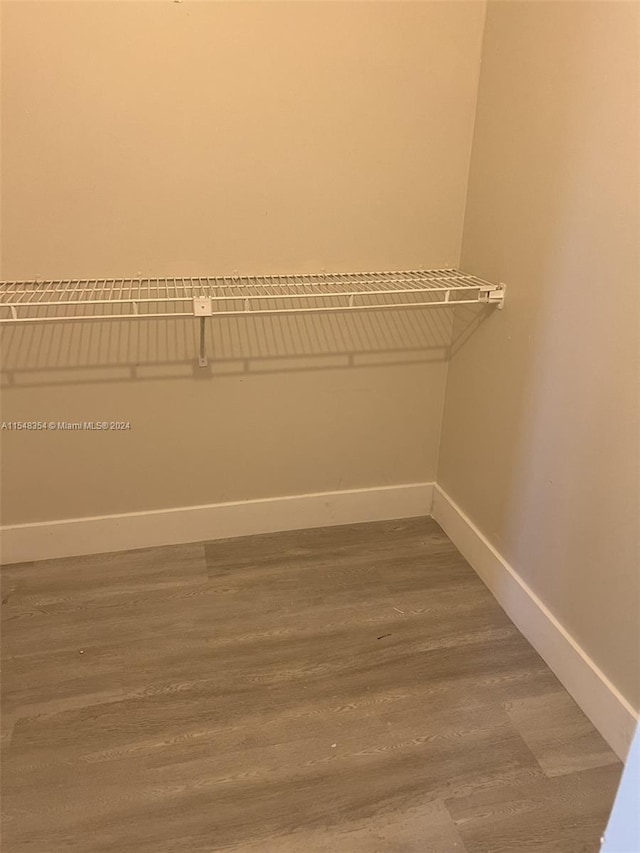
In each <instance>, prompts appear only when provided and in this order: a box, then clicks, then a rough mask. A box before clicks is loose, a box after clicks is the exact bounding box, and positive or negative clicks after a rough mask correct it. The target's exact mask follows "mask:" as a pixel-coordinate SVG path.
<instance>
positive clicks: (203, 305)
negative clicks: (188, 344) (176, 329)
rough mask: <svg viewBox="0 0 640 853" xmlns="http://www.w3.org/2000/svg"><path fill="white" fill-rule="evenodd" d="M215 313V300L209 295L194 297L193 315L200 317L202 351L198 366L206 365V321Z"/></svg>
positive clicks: (199, 355)
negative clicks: (206, 318)
mask: <svg viewBox="0 0 640 853" xmlns="http://www.w3.org/2000/svg"><path fill="white" fill-rule="evenodd" d="M212 314H213V302H212V300H211V298H210V297H208V296H195V297H194V299H193V315H194V317H200V352H199V354H198V367H206V366H207V364H208V361H207V348H206V340H205V332H206V322H205V317H210V316H211V315H212Z"/></svg>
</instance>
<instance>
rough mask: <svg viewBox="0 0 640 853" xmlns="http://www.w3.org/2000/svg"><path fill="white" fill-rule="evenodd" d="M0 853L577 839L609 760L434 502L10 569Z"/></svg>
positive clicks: (611, 784) (593, 817)
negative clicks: (390, 513) (414, 510)
mask: <svg viewBox="0 0 640 853" xmlns="http://www.w3.org/2000/svg"><path fill="white" fill-rule="evenodd" d="M2 615H3V621H2V629H3V635H2V640H3V642H2V656H3V676H2V679H3V680H2V686H3V716H2V734H3V739H2V742H3V757H2V793H3V809H4V821H3V841H2V851H3V853H23V851H24V853H27V851H28V853H62V851H65V853H98V851H100V853H102V851H104V853H107V851H109V853H116V851H117V853H205V851H214V850H225V851H247V853H249V851H251V853H254V852H255V851H266V853H294V851H296V853H297V851H300V853H307V851H309V853H320V851H323V853H324V851H326V853H329V851H331V853H343V851H344V853H391V852H392V851H393V852H394V853H396V851H398V853H418V851H420V853H463V851H466V853H516V851H527V853H534V851H535V853H590V851H594V852H595V851H597V850H598V848H599V838H600V835H601V833H602V830H603V829H604V826H605V822H606V819H607V815H608V812H609V810H610V807H611V804H612V801H613V797H614V793H615V789H616V785H617V782H618V779H619V776H620V773H621V769H622V768H621V765H620V763H619V762H618V760H617V759H616V757H615V755H614V754H613V753H612V752H611V750H610V749H609V748H608V746H607V745H606V743H605V742H604V741H603V740H602V738H601V737H600V736H599V735H598V733H597V732H596V731H595V730H594V729H593V727H592V726H591V724H590V723H589V722H588V720H587V719H586V718H585V717H584V715H583V714H582V713H581V711H580V710H579V709H578V708H577V706H576V705H575V703H574V702H573V701H572V700H571V698H570V697H569V696H568V694H567V693H566V692H565V691H564V689H563V688H562V687H561V685H560V684H559V683H558V681H557V679H556V678H555V677H554V676H553V674H552V673H551V672H550V670H549V669H548V668H547V666H546V665H545V664H544V662H543V661H542V660H541V658H540V657H539V656H538V655H537V654H536V652H534V650H533V649H532V648H531V646H529V644H528V643H527V642H526V640H524V638H523V637H522V636H521V635H520V634H519V633H518V631H517V630H516V629H515V627H514V626H513V624H512V623H511V622H510V621H509V619H508V618H507V617H506V615H505V614H504V613H503V611H502V610H501V609H500V607H499V606H498V604H497V603H496V602H495V600H494V599H493V598H492V596H491V595H490V593H489V592H488V591H487V590H486V588H485V587H484V586H483V584H482V582H481V581H480V580H479V579H478V578H477V576H476V575H475V573H474V572H473V571H472V570H471V569H470V567H469V566H468V564H467V563H466V562H465V560H464V559H463V558H462V557H461V556H460V554H459V553H458V552H457V551H456V549H455V548H454V547H453V545H452V544H451V542H450V541H449V540H448V539H447V537H446V536H445V535H444V533H443V532H442V530H441V529H440V528H439V527H438V525H437V524H436V523H435V522H434V521H432V520H430V519H407V520H404V521H394V522H383V523H375V524H359V525H350V526H344V527H333V528H324V529H316V530H305V531H297V532H292V533H280V534H274V535H268V536H256V537H248V538H243V539H235V540H224V541H219V542H214V543H210V544H194V545H185V546H176V547H168V548H157V549H147V550H142V551H131V552H124V553H118V554H107V555H96V556H91V557H77V558H71V559H60V560H51V561H47V562H40V563H30V564H22V565H15V566H9V567H5V568H4V569H3V571H2Z"/></svg>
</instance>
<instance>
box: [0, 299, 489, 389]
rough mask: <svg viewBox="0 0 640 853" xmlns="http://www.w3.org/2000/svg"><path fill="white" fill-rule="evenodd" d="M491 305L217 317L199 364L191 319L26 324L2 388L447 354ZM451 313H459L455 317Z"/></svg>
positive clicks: (6, 333)
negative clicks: (203, 360) (204, 359)
mask: <svg viewBox="0 0 640 853" xmlns="http://www.w3.org/2000/svg"><path fill="white" fill-rule="evenodd" d="M490 313H491V309H489V308H487V307H486V306H458V307H457V308H456V309H455V312H454V311H451V310H448V309H441V308H438V309H429V308H426V309H411V310H389V311H379V312H378V311H376V312H369V313H362V314H358V313H355V312H354V313H345V314H339V313H334V314H290V315H256V316H239V317H238V316H236V317H212V318H209V319H208V320H207V323H206V349H207V356H208V360H209V363H208V366H207V367H205V368H201V367H198V362H197V358H198V349H199V331H200V330H199V323H198V321H197V320H196V319H195V318H194V319H193V320H191V319H190V318H185V319H181V318H164V319H157V320H156V319H154V320H143V321H140V320H121V321H118V322H114V321H112V320H109V321H90V322H81V321H78V322H72V323H59V324H57V323H51V324H40V325H38V324H24V325H21V326H7V327H5V328H3V329H2V336H1V344H2V383H1V384H2V386H3V387H15V386H22V385H24V386H29V387H33V386H39V385H51V384H78V383H85V382H92V383H94V382H122V381H131V380H134V379H137V378H145V379H181V378H185V377H188V376H192V377H195V378H198V379H207V378H213V377H224V376H234V375H238V374H242V373H253V374H264V373H274V372H277V373H281V372H294V371H313V370H328V369H331V370H335V369H354V368H360V367H372V366H382V365H408V364H419V363H425V362H438V361H445V360H446V359H448V358H449V357H450V356H451V355H452V354H453V353H454V352H456V351H457V349H459V348H460V347H461V346H463V345H464V342H465V341H466V340H468V338H469V337H470V335H471V334H473V333H474V331H475V330H476V329H477V328H478V327H479V325H480V324H481V323H482V322H484V320H485V319H486V318H487V317H488V315H489V314H490ZM454 315H455V317H454Z"/></svg>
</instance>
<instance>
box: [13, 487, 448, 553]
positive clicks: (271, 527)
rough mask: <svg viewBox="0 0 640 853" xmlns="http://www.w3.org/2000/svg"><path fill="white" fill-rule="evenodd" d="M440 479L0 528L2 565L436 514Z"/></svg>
mask: <svg viewBox="0 0 640 853" xmlns="http://www.w3.org/2000/svg"><path fill="white" fill-rule="evenodd" d="M432 495H433V483H411V484H407V485H399V486H382V487H377V488H370V489H351V490H348V491H341V492H320V493H318V494H308V495H292V496H290V497H281V498H264V499H260V500H249V501H238V502H236V503H222V504H209V505H205V506H191V507H179V508H176V509H163V510H154V511H151V512H131V513H124V514H122V515H104V516H94V517H90V518H71V519H64V520H63V521H44V522H37V523H35V524H16V525H10V526H6V527H2V528H0V537H1V549H0V552H1V555H2V557H1V562H2V563H5V564H7V563H23V562H29V561H31V560H50V559H53V558H55V557H72V556H78V555H82V554H101V553H105V552H107V551H128V550H133V549H135V548H150V547H154V546H159V545H178V544H181V543H185V542H202V541H205V540H213V539H226V538H229V537H233V536H247V535H251V534H255V533H274V532H276V531H279V530H300V529H302V528H305V527H325V526H327V527H328V526H331V525H336V524H355V523H358V522H362V521H384V520H385V519H391V518H410V517H412V516H419V515H430V514H431V500H432Z"/></svg>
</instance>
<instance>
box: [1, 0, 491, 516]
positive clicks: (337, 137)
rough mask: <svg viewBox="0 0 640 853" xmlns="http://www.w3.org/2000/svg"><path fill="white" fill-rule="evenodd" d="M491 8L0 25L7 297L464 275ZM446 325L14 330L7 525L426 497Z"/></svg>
mask: <svg viewBox="0 0 640 853" xmlns="http://www.w3.org/2000/svg"><path fill="white" fill-rule="evenodd" d="M483 17H484V6H483V4H478V3H473V2H471V3H455V4H454V3H451V4H449V3H438V2H435V3H420V4H414V3H406V4H405V3H395V2H394V3H375V4H357V3H355V4H354V3H340V2H339V3H314V2H311V3H255V4H254V3H182V4H176V3H170V2H167V3H135V2H127V3H109V2H107V3H102V2H92V3H73V2H69V3H58V2H50V3H31V2H30V3H14V2H7V3H5V4H3V51H2V55H3V100H4V108H3V129H2V133H3V139H2V143H3V167H4V185H3V191H2V213H3V234H2V239H3V243H2V249H3V252H2V277H3V278H4V279H10V278H30V277H35V276H41V277H48V278H51V277H82V276H91V277H102V276H131V275H137V274H141V275H200V274H227V273H231V272H233V271H234V270H237V271H239V272H242V273H248V274H251V273H257V274H260V273H278V272H295V271H300V272H305V271H317V270H319V269H323V268H325V269H327V270H361V269H394V268H412V267H419V266H421V265H422V266H425V267H439V266H446V265H450V264H456V263H457V262H458V260H459V251H460V241H461V234H462V220H463V210H464V202H465V193H466V177H467V172H468V165H469V157H470V149H471V140H472V134H473V119H474V111H475V97H476V90H477V80H478V74H479V64H480V44H481V36H482V26H483ZM450 323H451V317H450V315H448V312H444V311H432V312H422V313H415V312H396V313H393V314H385V315H384V316H383V315H381V314H370V315H367V316H365V315H360V316H358V315H352V316H350V317H341V318H338V317H335V316H333V317H318V316H315V317H297V318H293V317H288V318H283V317H279V318H269V319H264V318H263V319H260V318H252V319H239V320H238V319H234V320H219V321H215V322H213V321H212V322H210V323H209V326H208V332H207V335H208V346H209V354H210V357H211V366H210V368H209V369H208V370H199V369H198V368H197V367H196V366H195V361H196V356H197V329H196V325H195V323H192V322H191V321H186V322H182V321H160V322H157V323H156V322H154V323H151V322H145V323H142V322H141V323H137V324H136V323H127V322H115V323H94V324H89V323H87V324H78V325H71V324H69V325H66V326H63V325H61V326H49V327H47V328H46V329H45V328H42V327H27V326H22V327H19V328H16V327H12V328H10V329H5V330H4V334H3V335H2V338H3V340H2V347H3V353H2V354H3V369H4V373H3V389H2V395H1V399H0V403H1V404H2V419H3V420H5V421H25V420H36V421H44V422H48V421H54V422H56V423H57V422H58V421H64V422H78V421H81V422H83V421H93V420H97V419H99V420H103V419H104V420H106V421H118V420H120V421H125V422H130V423H131V429H130V430H127V431H122V432H117V433H116V432H113V433H96V432H91V433H89V432H86V433H85V432H75V431H70V432H65V431H57V432H54V431H44V430H43V431H39V432H38V433H36V434H32V433H26V432H22V433H13V432H12V433H8V432H4V433H3V434H2V436H0V438H1V439H2V450H3V459H2V467H3V478H2V496H3V498H4V500H3V509H2V521H3V522H4V523H6V524H11V523H21V522H29V521H41V520H48V519H57V518H69V517H84V516H91V515H100V514H108V513H119V512H127V511H144V510H146V509H161V508H165V507H175V506H189V505H198V504H208V503H216V502H221V501H227V500H242V499H245V498H246V499H250V498H260V497H270V496H278V495H286V494H300V493H308V492H321V491H327V490H328V491H332V490H336V489H349V488H358V487H367V486H376V485H388V484H393V483H406V482H424V481H430V480H432V479H433V477H434V475H435V466H436V456H437V448H438V441H439V434H440V423H441V415H442V407H443V401H444V387H445V380H446V360H445V355H446V352H445V351H446V347H447V345H448V342H449V338H450V331H451V329H450Z"/></svg>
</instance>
